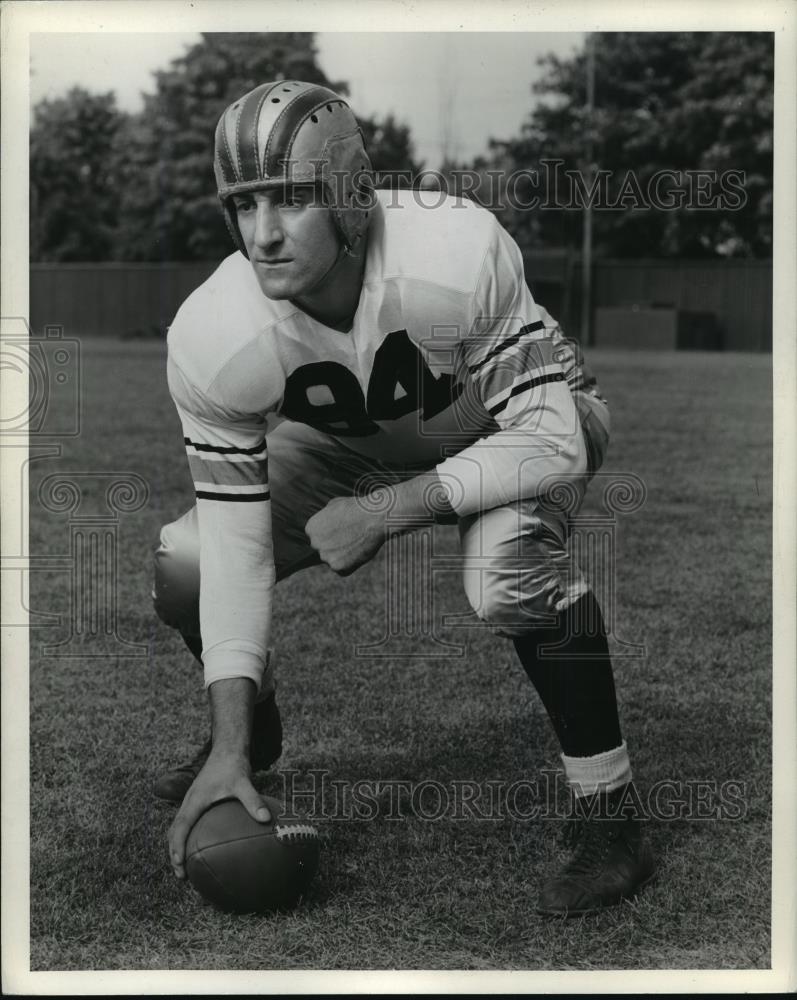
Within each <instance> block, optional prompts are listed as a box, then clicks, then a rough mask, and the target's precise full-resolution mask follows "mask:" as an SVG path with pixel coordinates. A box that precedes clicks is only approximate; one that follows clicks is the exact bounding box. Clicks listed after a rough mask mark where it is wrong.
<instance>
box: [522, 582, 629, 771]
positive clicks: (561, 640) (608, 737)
mask: <svg viewBox="0 0 797 1000" xmlns="http://www.w3.org/2000/svg"><path fill="white" fill-rule="evenodd" d="M514 643H515V649H516V650H517V654H518V656H519V657H520V662H521V663H522V664H523V669H524V670H525V671H526V673H527V674H528V676H529V679H530V680H531V683H532V684H533V685H534V687H535V688H536V689H537V693H538V694H539V696H540V698H541V699H542V703H543V705H544V706H545V710H546V711H547V713H548V716H549V717H550V720H551V722H552V723H553V727H554V730H555V731H556V735H557V737H558V738H559V743H560V744H561V747H562V750H563V752H564V753H565V754H566V755H567V756H568V757H594V756H595V755H596V754H599V753H605V752H606V751H607V750H613V749H614V748H615V747H618V746H620V744H621V743H622V741H623V740H622V734H621V732H620V720H619V717H618V714H617V697H616V694H615V690H614V676H613V674H612V661H611V657H610V656H609V646H608V643H607V642H606V630H605V626H604V624H603V615H602V614H601V610H600V606H599V605H598V602H597V601H596V600H595V596H594V595H593V594H592V592H589V593H587V594H585V595H584V596H583V597H582V598H580V599H579V600H578V601H577V602H576V603H575V604H572V605H571V606H570V607H569V608H566V609H565V610H564V611H562V612H561V613H560V614H559V619H558V621H557V622H556V625H555V626H551V627H547V628H540V629H537V630H535V631H534V632H532V633H530V634H529V635H527V636H524V637H523V638H520V639H515V640H514ZM553 646H555V647H556V648H555V649H551V648H547V649H546V648H545V647H553ZM540 647H543V648H540Z"/></svg>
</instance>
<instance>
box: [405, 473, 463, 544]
mask: <svg viewBox="0 0 797 1000" xmlns="http://www.w3.org/2000/svg"><path fill="white" fill-rule="evenodd" d="M452 517H454V511H453V508H452V507H451V504H450V503H449V498H448V491H447V490H446V488H445V487H444V486H443V484H442V482H441V481H440V477H439V476H438V475H437V473H436V472H434V471H432V472H424V473H422V474H421V475H419V476H415V477H414V478H413V479H408V480H407V481H406V482H403V483H399V484H398V485H397V486H396V487H395V502H394V504H393V506H392V508H391V510H390V521H391V524H395V525H396V527H401V526H406V529H407V530H412V528H413V526H414V525H418V524H422V523H428V522H429V521H430V520H433V521H438V522H443V523H445V522H447V521H449V520H451V518H452Z"/></svg>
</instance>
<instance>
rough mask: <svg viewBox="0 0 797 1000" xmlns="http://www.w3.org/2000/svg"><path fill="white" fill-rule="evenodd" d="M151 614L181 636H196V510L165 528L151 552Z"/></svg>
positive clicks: (197, 552)
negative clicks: (155, 615)
mask: <svg viewBox="0 0 797 1000" xmlns="http://www.w3.org/2000/svg"><path fill="white" fill-rule="evenodd" d="M152 600H153V604H154V606H155V611H156V613H157V615H158V617H159V618H160V619H161V621H163V622H164V624H166V625H169V626H171V627H172V628H176V629H179V631H180V632H182V633H183V634H184V635H196V636H198V635H199V533H198V530H197V522H196V508H194V509H193V510H191V511H189V512H188V513H187V514H185V515H184V516H183V517H181V518H179V520H177V521H173V522H172V523H171V524H167V525H166V526H165V527H164V528H163V529H162V530H161V535H160V545H159V546H158V548H157V550H156V552H155V581H154V586H153V590H152Z"/></svg>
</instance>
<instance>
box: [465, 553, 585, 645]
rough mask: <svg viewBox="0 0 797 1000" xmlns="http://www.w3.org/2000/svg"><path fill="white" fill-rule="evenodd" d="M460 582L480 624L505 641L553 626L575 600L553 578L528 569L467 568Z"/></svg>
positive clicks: (558, 581)
mask: <svg viewBox="0 0 797 1000" xmlns="http://www.w3.org/2000/svg"><path fill="white" fill-rule="evenodd" d="M463 580H464V585H465V593H466V594H467V597H468V601H469V602H470V605H471V607H472V608H473V610H474V611H475V612H476V614H477V615H478V617H479V618H480V619H481V621H483V622H484V623H485V624H486V625H489V626H491V627H492V629H493V631H494V632H496V633H498V634H499V635H503V636H506V637H508V638H519V637H521V636H523V635H526V634H528V633H529V632H530V631H534V630H536V629H539V628H544V627H545V626H546V625H547V626H550V625H553V624H554V623H555V622H556V620H557V617H558V615H559V612H560V611H562V610H563V609H564V608H566V607H567V606H568V604H570V603H571V602H572V601H574V600H576V599H577V595H576V592H575V590H574V588H572V587H568V586H567V585H566V584H565V583H564V582H563V581H562V580H561V579H560V578H559V577H558V576H557V575H555V574H551V573H539V574H535V573H533V572H529V570H528V567H516V568H513V567H511V566H504V567H470V568H468V569H466V571H465V574H464V578H463ZM579 592H580V591H579Z"/></svg>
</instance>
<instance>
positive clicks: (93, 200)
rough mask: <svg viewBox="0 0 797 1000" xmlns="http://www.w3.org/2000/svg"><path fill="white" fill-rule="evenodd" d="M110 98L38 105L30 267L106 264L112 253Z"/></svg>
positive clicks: (114, 127) (114, 114)
mask: <svg viewBox="0 0 797 1000" xmlns="http://www.w3.org/2000/svg"><path fill="white" fill-rule="evenodd" d="M124 123H125V116H124V115H123V114H122V113H121V112H120V111H119V110H118V109H117V107H116V99H115V97H114V95H113V93H107V94H90V93H89V92H88V91H86V90H83V89H82V88H80V87H75V88H73V89H72V90H70V91H69V93H68V94H67V95H66V96H65V97H63V98H59V99H58V100H52V101H50V100H43V101H40V102H39V103H38V105H37V106H36V109H35V112H34V117H33V123H32V128H31V134H30V253H31V259H32V260H38V261H75V260H107V259H109V258H112V257H113V255H114V252H115V248H116V236H115V233H116V208H115V203H116V195H115V190H116V187H115V184H116V178H115V175H114V167H115V159H114V142H115V139H116V136H117V135H118V133H119V131H120V130H121V129H122V128H123V126H124Z"/></svg>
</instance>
